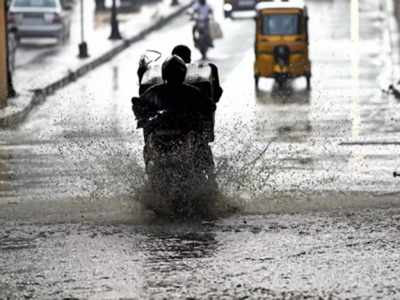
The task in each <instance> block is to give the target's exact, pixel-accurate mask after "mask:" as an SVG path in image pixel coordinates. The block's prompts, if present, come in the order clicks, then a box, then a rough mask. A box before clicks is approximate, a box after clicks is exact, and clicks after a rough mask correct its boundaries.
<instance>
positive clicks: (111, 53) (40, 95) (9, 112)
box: [0, 1, 193, 127]
mask: <svg viewBox="0 0 400 300" xmlns="http://www.w3.org/2000/svg"><path fill="white" fill-rule="evenodd" d="M192 3H193V2H192V1H190V2H189V3H188V4H184V5H182V6H180V7H179V8H177V9H176V10H174V11H173V12H171V13H169V14H167V15H165V16H164V15H160V16H159V17H158V18H157V19H156V21H155V22H153V23H152V24H151V25H150V26H148V27H147V28H144V29H142V30H141V31H140V32H139V33H136V34H135V35H133V36H131V37H128V38H125V39H124V40H122V41H121V42H120V43H118V44H117V45H115V46H114V47H113V48H112V49H110V50H108V51H106V52H105V53H103V54H102V55H100V56H98V57H96V58H94V59H92V60H91V61H88V62H87V63H86V64H83V65H82V66H80V67H78V68H76V69H75V70H69V71H68V73H67V74H66V75H64V76H63V77H61V78H59V79H57V80H55V81H54V82H52V83H50V84H48V85H47V86H45V87H43V88H39V89H35V90H34V91H31V92H29V91H23V92H21V93H20V94H19V95H18V96H17V98H18V102H19V104H18V105H16V104H14V102H15V101H13V99H9V105H8V106H7V107H5V108H3V109H1V110H0V127H15V126H16V125H18V124H19V123H20V122H22V121H23V120H24V119H25V118H26V116H27V115H28V114H29V112H30V111H31V110H32V109H33V108H34V107H35V106H36V105H38V104H40V103H43V102H44V101H45V100H46V97H47V96H49V95H51V94H54V93H55V92H56V91H58V90H60V89H62V88H64V87H65V86H67V85H68V84H70V83H72V82H74V81H76V80H78V79H80V78H81V77H83V76H84V75H86V74H87V73H89V72H90V71H92V70H94V69H96V68H97V67H99V66H101V65H103V64H105V63H107V62H108V61H110V60H111V59H113V58H114V57H115V56H117V55H118V54H120V53H121V52H122V51H124V50H126V49H127V48H129V47H130V46H131V45H132V44H133V43H136V42H138V41H141V40H143V39H144V38H145V37H146V36H147V35H149V34H150V33H152V32H154V31H155V30H157V29H160V28H161V27H163V26H165V25H166V24H168V23H169V22H170V21H172V20H173V19H175V18H176V17H178V16H180V15H181V14H182V13H183V12H184V11H186V10H187V9H188V8H189V7H190V6H191V5H192Z"/></svg>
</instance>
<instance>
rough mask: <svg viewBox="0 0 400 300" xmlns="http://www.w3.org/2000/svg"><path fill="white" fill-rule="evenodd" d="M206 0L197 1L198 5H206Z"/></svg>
mask: <svg viewBox="0 0 400 300" xmlns="http://www.w3.org/2000/svg"><path fill="white" fill-rule="evenodd" d="M206 2H207V1H206V0H199V3H200V5H206Z"/></svg>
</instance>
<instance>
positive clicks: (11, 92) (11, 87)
mask: <svg viewBox="0 0 400 300" xmlns="http://www.w3.org/2000/svg"><path fill="white" fill-rule="evenodd" d="M4 14H5V17H4V20H5V23H6V24H5V33H6V57H7V62H6V63H7V86H8V97H15V96H16V95H17V93H16V91H15V89H14V84H13V79H12V73H11V65H10V64H11V62H10V55H9V51H10V47H9V45H8V43H9V40H8V20H7V18H8V4H7V1H4Z"/></svg>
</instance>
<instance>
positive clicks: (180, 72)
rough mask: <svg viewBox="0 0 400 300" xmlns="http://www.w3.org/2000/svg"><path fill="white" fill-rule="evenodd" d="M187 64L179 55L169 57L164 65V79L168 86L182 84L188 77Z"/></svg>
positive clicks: (162, 71) (162, 69)
mask: <svg viewBox="0 0 400 300" xmlns="http://www.w3.org/2000/svg"><path fill="white" fill-rule="evenodd" d="M186 71H187V68H186V65H185V62H184V61H183V60H182V59H181V58H180V57H179V56H177V55H172V56H170V57H168V58H167V59H166V60H165V61H164V62H163V64H162V68H161V73H162V79H163V80H164V81H166V82H167V84H173V85H175V84H182V83H183V81H184V80H185V77H186Z"/></svg>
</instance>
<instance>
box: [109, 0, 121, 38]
mask: <svg viewBox="0 0 400 300" xmlns="http://www.w3.org/2000/svg"><path fill="white" fill-rule="evenodd" d="M110 25H111V34H110V36H109V39H110V40H120V39H122V36H121V33H120V32H119V23H118V16H117V3H116V0H113V1H112V7H111V24H110Z"/></svg>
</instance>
